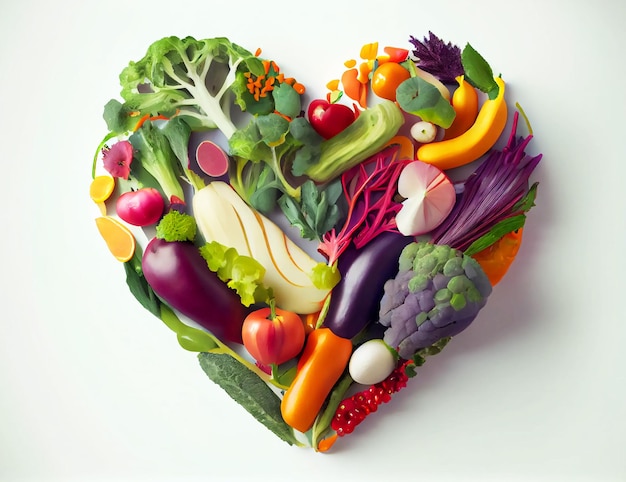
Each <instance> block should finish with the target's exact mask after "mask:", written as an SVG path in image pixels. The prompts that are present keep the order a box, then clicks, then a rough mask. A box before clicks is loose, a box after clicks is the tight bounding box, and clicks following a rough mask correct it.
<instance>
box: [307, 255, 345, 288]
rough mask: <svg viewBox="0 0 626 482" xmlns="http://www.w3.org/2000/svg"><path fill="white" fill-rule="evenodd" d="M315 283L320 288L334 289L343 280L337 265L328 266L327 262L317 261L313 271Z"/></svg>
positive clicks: (312, 278) (312, 276) (312, 277)
mask: <svg viewBox="0 0 626 482" xmlns="http://www.w3.org/2000/svg"><path fill="white" fill-rule="evenodd" d="M310 276H311V280H312V281H313V285H314V286H315V287H316V288H318V289H320V290H323V289H333V288H334V287H335V286H336V285H337V283H339V281H340V280H341V274H340V273H339V270H338V269H337V267H336V266H335V265H333V266H328V265H327V264H326V263H322V262H320V263H317V264H316V265H315V266H314V267H313V270H312V272H311V275H310Z"/></svg>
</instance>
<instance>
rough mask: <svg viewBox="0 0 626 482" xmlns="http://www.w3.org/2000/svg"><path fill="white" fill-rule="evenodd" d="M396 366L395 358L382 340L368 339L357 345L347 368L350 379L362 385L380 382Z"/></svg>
mask: <svg viewBox="0 0 626 482" xmlns="http://www.w3.org/2000/svg"><path fill="white" fill-rule="evenodd" d="M395 367H396V358H395V356H394V354H393V352H392V351H391V350H390V349H389V347H388V346H387V345H386V344H385V342H384V341H383V340H378V339H376V340H369V341H366V342H365V343H363V344H362V345H361V346H359V347H357V349H356V350H354V353H352V356H351V357H350V363H349V364H348V370H349V372H350V376H351V377H352V379H353V380H354V381H355V382H357V383H361V384H363V385H373V384H375V383H378V382H382V381H383V380H384V379H385V378H387V377H388V376H389V374H390V373H391V372H392V371H393V369H394V368H395Z"/></svg>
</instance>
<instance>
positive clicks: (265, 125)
mask: <svg viewBox="0 0 626 482" xmlns="http://www.w3.org/2000/svg"><path fill="white" fill-rule="evenodd" d="M257 125H258V127H259V133H260V134H261V137H262V138H263V142H265V143H266V144H267V145H268V146H276V145H279V144H282V143H283V142H284V140H285V136H286V135H287V132H288V131H289V121H288V120H287V119H285V118H284V117H282V116H280V115H278V114H274V113H271V114H267V115H264V116H259V117H257Z"/></svg>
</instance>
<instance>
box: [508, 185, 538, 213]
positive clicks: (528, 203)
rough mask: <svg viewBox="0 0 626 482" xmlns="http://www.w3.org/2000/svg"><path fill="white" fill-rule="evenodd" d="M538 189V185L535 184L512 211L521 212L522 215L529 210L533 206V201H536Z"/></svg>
mask: <svg viewBox="0 0 626 482" xmlns="http://www.w3.org/2000/svg"><path fill="white" fill-rule="evenodd" d="M538 187H539V183H538V182H536V183H534V184H533V185H532V186H530V189H529V190H528V192H527V193H526V195H525V196H524V197H523V198H522V199H521V200H520V201H519V202H518V203H517V204H516V205H515V206H513V211H522V212H524V213H526V212H528V211H530V210H531V208H532V207H533V206H535V199H537V188H538Z"/></svg>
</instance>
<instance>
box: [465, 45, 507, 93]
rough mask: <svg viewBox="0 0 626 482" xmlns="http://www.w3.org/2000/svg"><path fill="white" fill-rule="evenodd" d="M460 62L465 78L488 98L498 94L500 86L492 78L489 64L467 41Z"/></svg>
mask: <svg viewBox="0 0 626 482" xmlns="http://www.w3.org/2000/svg"><path fill="white" fill-rule="evenodd" d="M461 63H462V64H463V70H464V71H465V80H467V81H468V82H469V83H470V84H471V85H472V86H474V87H476V88H477V89H478V90H480V91H482V92H485V93H486V94H487V95H488V96H489V98H490V99H495V98H496V97H497V96H498V92H499V91H500V87H499V86H498V84H497V83H496V81H495V80H494V78H493V71H492V70H491V66H490V65H489V64H488V63H487V61H486V60H485V59H484V58H483V56H482V55H480V54H479V53H478V52H477V51H476V50H474V47H472V46H471V45H470V44H469V43H468V44H467V45H466V46H465V48H464V49H463V51H462V52H461Z"/></svg>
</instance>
